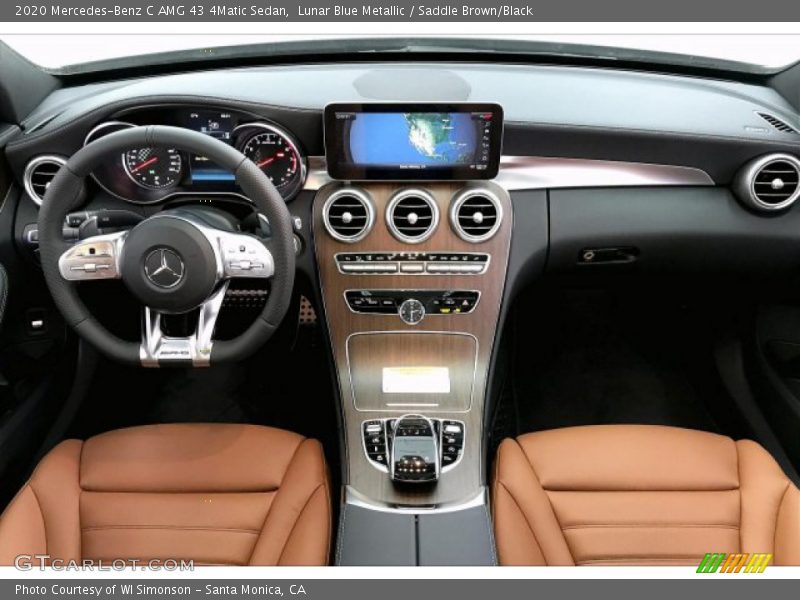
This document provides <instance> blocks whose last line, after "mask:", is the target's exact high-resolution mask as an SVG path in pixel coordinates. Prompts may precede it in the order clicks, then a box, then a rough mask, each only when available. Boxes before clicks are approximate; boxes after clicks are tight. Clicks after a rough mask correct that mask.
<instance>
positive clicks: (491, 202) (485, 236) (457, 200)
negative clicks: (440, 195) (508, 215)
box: [450, 188, 503, 244]
mask: <svg viewBox="0 0 800 600" xmlns="http://www.w3.org/2000/svg"><path fill="white" fill-rule="evenodd" d="M502 221H503V208H502V205H501V204H500V200H499V199H498V198H497V196H496V195H495V194H494V193H492V192H490V191H489V190H486V189H482V188H473V189H467V190H464V191H462V192H459V193H458V194H457V195H456V196H455V197H454V198H453V201H452V203H451V204H450V226H451V227H452V228H453V231H454V232H455V233H456V235H458V237H460V238H461V239H462V240H464V241H465V242H472V243H474V244H477V243H480V242H485V241H486V240H489V239H491V238H492V237H493V236H494V235H495V234H496V233H497V231H498V230H499V229H500V224H501V223H502Z"/></svg>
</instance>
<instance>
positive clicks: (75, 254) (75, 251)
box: [58, 232, 126, 281]
mask: <svg viewBox="0 0 800 600" xmlns="http://www.w3.org/2000/svg"><path fill="white" fill-rule="evenodd" d="M125 237H126V234H125V232H123V233H115V234H110V235H105V236H97V237H94V238H91V239H88V240H84V241H83V242H78V243H77V244H75V245H74V246H73V247H72V248H70V249H69V250H67V251H66V252H64V254H62V255H61V257H60V258H59V260H58V268H59V271H60V272H61V276H62V277H63V278H64V279H66V280H67V281H87V280H92V279H118V278H119V276H120V273H119V255H120V250H121V248H122V244H123V242H124V240H125Z"/></svg>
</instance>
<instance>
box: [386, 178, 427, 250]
mask: <svg viewBox="0 0 800 600" xmlns="http://www.w3.org/2000/svg"><path fill="white" fill-rule="evenodd" d="M386 223H387V225H388V227H389V231H391V232H392V235H393V236H394V237H396V238H397V239H398V240H400V241H401V242H406V243H408V244H419V243H420V242H424V241H425V240H427V239H428V238H429V237H431V235H433V232H434V231H436V226H437V225H438V224H439V207H438V206H437V204H436V200H434V199H433V196H431V195H430V194H429V193H428V192H425V191H422V190H403V191H401V192H398V193H397V194H396V195H395V196H394V198H392V200H391V201H390V202H389V205H388V206H387V207H386Z"/></svg>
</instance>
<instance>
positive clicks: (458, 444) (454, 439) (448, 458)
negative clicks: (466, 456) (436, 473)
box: [441, 421, 464, 467]
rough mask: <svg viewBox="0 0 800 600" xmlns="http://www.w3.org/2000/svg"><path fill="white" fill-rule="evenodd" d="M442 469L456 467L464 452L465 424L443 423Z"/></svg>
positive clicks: (456, 422) (455, 422)
mask: <svg viewBox="0 0 800 600" xmlns="http://www.w3.org/2000/svg"><path fill="white" fill-rule="evenodd" d="M441 429H442V438H441V440H442V467H447V466H450V465H454V464H455V463H456V462H458V459H459V458H460V457H461V454H462V452H463V451H464V424H463V423H461V422H460V421H442V425H441Z"/></svg>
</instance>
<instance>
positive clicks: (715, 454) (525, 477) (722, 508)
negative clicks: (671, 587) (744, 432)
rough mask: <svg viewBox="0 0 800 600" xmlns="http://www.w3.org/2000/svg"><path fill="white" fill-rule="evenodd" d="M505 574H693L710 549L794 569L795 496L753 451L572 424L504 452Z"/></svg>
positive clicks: (497, 495)
mask: <svg viewBox="0 0 800 600" xmlns="http://www.w3.org/2000/svg"><path fill="white" fill-rule="evenodd" d="M492 488H493V489H492V493H493V512H494V528H495V536H496V540H497V549H498V558H499V562H500V564H503V565H695V566H696V565H698V564H699V562H700V560H701V558H702V557H703V556H704V555H705V554H706V553H707V552H724V553H729V554H730V553H771V554H773V555H774V558H773V561H772V563H771V564H775V565H800V491H798V488H797V487H795V486H794V484H792V483H791V482H790V481H789V480H788V479H787V477H786V476H785V475H784V473H783V471H782V470H781V468H780V467H779V466H778V464H777V463H776V462H775V461H774V460H773V459H772V457H771V456H770V455H769V454H768V453H767V452H766V451H765V450H764V449H763V448H762V447H761V446H759V445H758V444H756V443H754V442H751V441H733V440H732V439H730V438H727V437H723V436H720V435H715V434H712V433H705V432H700V431H691V430H688V429H678V428H672V427H659V426H638V425H610V426H587V427H573V428H566V429H560V430H553V431H543V432H538V433H532V434H528V435H523V436H521V437H519V438H517V439H516V440H511V439H507V440H504V441H503V443H502V444H501V445H500V449H499V451H498V455H497V460H496V464H495V475H494V481H493V485H492Z"/></svg>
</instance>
